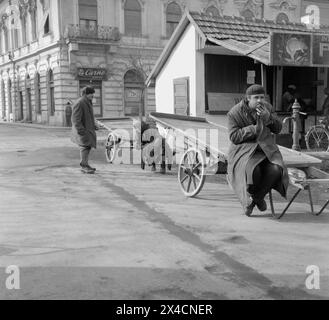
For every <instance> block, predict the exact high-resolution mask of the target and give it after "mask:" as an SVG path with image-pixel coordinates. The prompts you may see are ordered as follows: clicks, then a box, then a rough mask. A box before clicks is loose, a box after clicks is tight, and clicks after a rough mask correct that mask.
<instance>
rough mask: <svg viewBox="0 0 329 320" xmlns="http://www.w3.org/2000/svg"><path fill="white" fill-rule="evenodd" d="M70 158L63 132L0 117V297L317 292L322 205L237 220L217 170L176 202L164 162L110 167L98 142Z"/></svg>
mask: <svg viewBox="0 0 329 320" xmlns="http://www.w3.org/2000/svg"><path fill="white" fill-rule="evenodd" d="M78 158H79V151H78V149H77V147H76V146H74V145H73V144H72V143H71V142H70V140H69V131H68V130H66V129H39V128H29V127H26V126H19V125H10V124H1V123H0V298H1V299H16V298H18V299H77V298H78V299H312V298H315V299H324V298H325V299H328V298H329V248H328V224H329V212H328V211H326V213H325V214H323V215H322V216H319V217H314V216H311V215H310V214H308V209H309V208H308V206H307V205H306V204H305V203H303V202H301V201H304V199H303V197H301V201H300V202H299V203H296V204H294V206H293V207H292V208H291V209H290V210H289V212H288V214H287V215H286V216H285V217H284V218H283V219H282V220H280V221H277V220H273V219H272V218H271V217H270V215H269V211H268V212H266V213H265V214H261V213H259V212H256V214H255V215H254V216H253V217H252V218H247V217H246V216H244V215H243V214H242V211H241V207H240V204H239V203H238V201H237V199H236V197H235V195H234V194H233V193H232V191H231V190H230V189H229V187H228V185H227V183H226V181H225V178H224V177H223V176H220V175H218V176H214V177H211V178H210V179H209V181H206V183H205V186H204V188H203V190H202V191H201V193H200V194H199V196H198V197H197V198H195V199H186V198H185V197H184V196H183V195H182V193H181V191H180V188H179V185H178V183H177V177H176V173H175V170H173V172H170V173H169V174H167V175H161V174H159V173H153V172H151V171H150V170H149V168H147V170H146V171H142V170H141V169H140V166H138V165H110V164H107V163H106V161H105V156H104V152H103V149H102V148H99V149H97V151H94V153H93V154H92V155H91V159H92V161H91V164H92V165H95V166H96V168H97V173H96V174H95V175H83V174H82V173H81V172H80V170H79V168H78ZM316 197H317V201H318V202H319V203H320V201H323V200H324V199H325V198H324V197H325V194H324V193H323V192H322V190H320V191H318V192H317V195H316ZM304 198H305V196H304ZM277 199H279V198H277ZM280 201H282V200H280ZM305 201H306V198H305ZM276 205H277V206H278V207H283V203H282V202H277V204H276ZM317 208H318V207H317ZM10 265H16V266H18V267H19V268H20V288H21V289H20V290H16V291H15V290H14V291H13V290H7V289H6V285H5V283H6V277H7V276H8V275H7V274H6V273H5V270H6V267H7V266H10ZM310 265H316V266H318V267H319V268H320V289H318V290H309V289H307V288H306V286H305V280H306V278H307V276H308V275H307V274H306V268H307V267H308V266H310Z"/></svg>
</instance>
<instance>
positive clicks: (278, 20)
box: [275, 12, 289, 23]
mask: <svg viewBox="0 0 329 320" xmlns="http://www.w3.org/2000/svg"><path fill="white" fill-rule="evenodd" d="M275 21H276V23H288V22H289V18H288V16H287V15H286V14H285V13H283V12H281V13H279V14H278V15H277V17H276V19H275Z"/></svg>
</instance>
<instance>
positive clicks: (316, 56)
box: [313, 34, 329, 67]
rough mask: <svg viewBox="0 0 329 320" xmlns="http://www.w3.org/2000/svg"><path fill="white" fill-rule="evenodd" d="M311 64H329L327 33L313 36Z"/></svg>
mask: <svg viewBox="0 0 329 320" xmlns="http://www.w3.org/2000/svg"><path fill="white" fill-rule="evenodd" d="M313 64H314V65H318V66H321V67H323V66H329V34H328V35H314V36H313Z"/></svg>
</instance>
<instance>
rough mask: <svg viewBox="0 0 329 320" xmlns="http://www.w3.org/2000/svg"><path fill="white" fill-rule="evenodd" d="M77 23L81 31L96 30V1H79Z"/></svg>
mask: <svg viewBox="0 0 329 320" xmlns="http://www.w3.org/2000/svg"><path fill="white" fill-rule="evenodd" d="M79 21H80V27H81V28H83V30H84V31H85V30H89V31H94V32H96V30H97V0H79Z"/></svg>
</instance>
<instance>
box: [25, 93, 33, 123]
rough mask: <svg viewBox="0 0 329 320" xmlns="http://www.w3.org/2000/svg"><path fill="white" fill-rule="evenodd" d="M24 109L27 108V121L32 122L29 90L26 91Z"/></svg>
mask: <svg viewBox="0 0 329 320" xmlns="http://www.w3.org/2000/svg"><path fill="white" fill-rule="evenodd" d="M26 108H27V120H28V121H32V101H31V88H27V89H26Z"/></svg>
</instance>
